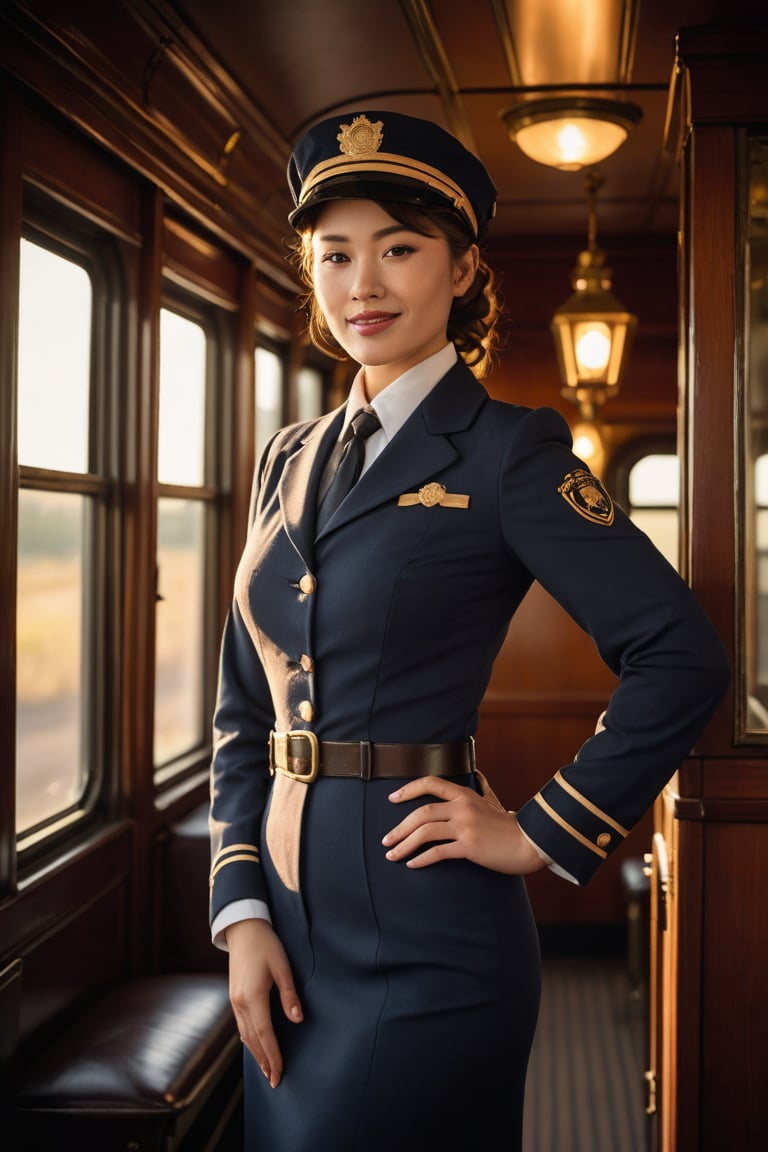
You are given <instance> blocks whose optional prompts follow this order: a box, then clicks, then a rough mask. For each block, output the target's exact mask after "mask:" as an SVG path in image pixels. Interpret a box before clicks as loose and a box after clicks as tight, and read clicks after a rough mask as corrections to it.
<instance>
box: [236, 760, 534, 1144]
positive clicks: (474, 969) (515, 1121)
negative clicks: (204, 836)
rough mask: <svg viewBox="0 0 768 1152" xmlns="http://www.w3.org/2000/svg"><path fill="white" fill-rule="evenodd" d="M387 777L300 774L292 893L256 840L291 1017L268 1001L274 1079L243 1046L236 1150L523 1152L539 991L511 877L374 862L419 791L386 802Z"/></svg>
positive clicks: (525, 912) (527, 926)
mask: <svg viewBox="0 0 768 1152" xmlns="http://www.w3.org/2000/svg"><path fill="white" fill-rule="evenodd" d="M397 783H398V782H396V781H392V780H375V781H361V780H347V779H329V778H324V777H323V778H319V779H318V780H316V781H315V782H314V783H313V784H311V785H309V786H307V787H308V792H307V796H306V801H305V806H304V813H303V823H302V834H301V853H300V872H299V875H300V883H299V890H298V891H292V890H290V889H289V888H287V887H286V886H285V885H284V884H283V883H282V882H281V880H280V878H279V876H278V875H277V872H276V871H275V869H274V867H273V866H272V864H271V861H270V858H269V854H268V851H267V845H266V840H265V838H264V837H263V838H262V839H263V843H262V853H263V855H262V859H263V862H264V867H265V871H266V875H267V878H268V884H269V898H270V909H271V913H272V918H273V924H274V927H275V930H276V931H277V933H278V935H279V936H280V939H281V940H282V942H283V945H284V947H285V948H286V951H287V953H288V956H289V959H290V961H291V965H292V967H293V974H294V978H295V980H296V985H297V989H298V993H299V996H300V998H301V1002H302V1006H303V1009H304V1021H303V1022H302V1023H301V1024H298V1025H297V1024H292V1023H290V1022H288V1021H286V1020H285V1018H284V1016H283V1013H282V1009H281V1007H280V1004H279V1001H278V1000H277V999H276V998H275V999H274V1001H273V1006H272V1014H273V1021H274V1025H275V1030H276V1032H277V1035H278V1040H279V1042H280V1045H281V1049H282V1052H283V1057H284V1061H285V1070H284V1073H283V1078H282V1080H281V1082H280V1084H279V1085H278V1087H277V1088H275V1089H272V1088H270V1086H269V1084H268V1083H267V1081H266V1079H265V1078H264V1076H263V1074H262V1072H261V1071H260V1069H259V1067H258V1065H257V1064H256V1062H255V1061H254V1059H253V1057H252V1056H251V1055H250V1053H248V1052H247V1050H246V1051H245V1056H244V1060H245V1127H246V1139H245V1148H246V1152H385V1150H386V1152H392V1150H393V1149H397V1152H430V1150H431V1149H433V1148H434V1149H438V1148H441V1147H443V1148H444V1147H448V1148H460V1147H464V1148H466V1149H468V1150H471V1152H492V1150H496V1149H499V1150H501V1149H503V1150H504V1152H519V1149H520V1146H521V1139H522V1109H523V1092H524V1086H525V1075H526V1068H527V1063H528V1056H529V1052H530V1047H531V1042H532V1040H533V1033H534V1029H535V1025H536V1017H537V1013H538V1006H539V992H540V957H539V945H538V935H537V932H536V927H535V924H534V922H533V917H532V914H531V910H530V905H529V902H528V895H527V891H526V888H525V883H524V881H523V880H522V878H521V877H517V876H505V875H502V874H501V873H497V872H492V871H489V870H488V869H485V868H481V867H479V866H477V865H475V864H472V863H470V862H469V861H465V860H447V861H442V862H440V863H438V864H434V865H431V866H430V867H427V868H424V869H420V870H413V869H409V868H407V867H406V866H405V863H403V862H398V863H392V862H390V861H388V860H387V859H386V858H385V849H384V847H383V846H382V843H381V840H382V837H383V836H384V834H385V833H386V832H387V831H389V829H391V828H392V827H393V826H394V825H395V824H396V823H398V822H399V820H400V819H402V818H403V816H404V815H405V812H406V810H407V809H408V808H410V807H414V808H415V807H418V806H419V805H420V804H423V803H425V800H424V799H423V798H420V799H419V800H417V801H415V802H414V803H413V804H412V805H410V804H409V805H406V804H398V805H393V804H392V803H390V802H389V801H388V800H387V796H388V795H389V793H390V792H392V791H393V790H394V788H395V787H396V786H397ZM457 783H463V784H469V785H470V786H471V785H472V783H473V777H463V778H461V779H460V780H457ZM301 787H305V786H304V785H301ZM267 819H269V811H268V813H267Z"/></svg>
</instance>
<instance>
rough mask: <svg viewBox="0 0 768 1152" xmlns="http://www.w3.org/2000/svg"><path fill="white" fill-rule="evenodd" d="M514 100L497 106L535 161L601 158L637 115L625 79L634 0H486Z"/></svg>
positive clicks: (570, 163)
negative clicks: (567, 0) (626, 95)
mask: <svg viewBox="0 0 768 1152" xmlns="http://www.w3.org/2000/svg"><path fill="white" fill-rule="evenodd" d="M490 4H491V8H492V10H493V14H494V18H495V21H496V26H497V28H498V32H499V39H500V41H501V45H502V48H503V50H504V55H505V58H506V63H507V71H508V72H509V78H510V81H511V84H512V91H513V93H514V94H515V102H514V103H513V104H512V106H511V107H509V108H503V109H502V110H501V111H500V112H499V116H500V118H501V119H502V120H503V122H504V124H505V126H506V129H507V132H508V133H509V136H510V139H511V140H512V141H514V143H515V144H517V145H518V147H519V148H520V150H521V151H522V152H524V153H525V154H526V155H527V156H529V157H530V158H531V159H532V160H536V161H537V162H538V163H539V164H548V165H551V166H552V167H554V168H560V169H563V170H564V171H566V172H577V171H578V170H579V169H581V168H590V167H592V166H593V165H595V164H600V163H602V161H603V160H605V158H606V157H607V156H610V155H611V154H612V153H613V152H615V151H616V149H617V148H619V147H621V145H622V144H623V143H624V141H625V140H626V139H627V136H628V135H629V132H630V131H631V129H632V128H633V127H634V126H635V125H636V124H637V123H638V122H639V121H640V119H641V116H642V112H641V109H640V108H639V107H638V106H637V105H636V104H630V103H629V102H628V101H625V100H624V99H623V98H622V95H621V94H622V92H624V91H625V90H626V88H627V87H628V86H629V85H630V83H631V78H632V67H633V63H634V56H635V43H636V40H637V26H638V21H639V14H640V0H588V2H584V3H578V2H577V0H571V2H570V3H563V0H490Z"/></svg>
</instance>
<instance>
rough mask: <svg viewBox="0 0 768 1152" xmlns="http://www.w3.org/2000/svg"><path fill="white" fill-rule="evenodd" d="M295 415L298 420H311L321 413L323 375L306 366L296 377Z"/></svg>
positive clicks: (308, 365)
mask: <svg viewBox="0 0 768 1152" xmlns="http://www.w3.org/2000/svg"><path fill="white" fill-rule="evenodd" d="M296 384H297V395H296V415H297V418H298V419H299V420H313V419H314V418H315V417H316V416H321V415H322V412H323V374H322V372H321V371H320V369H319V368H315V367H313V366H312V365H310V364H306V365H305V366H304V367H303V368H301V369H300V370H299V373H298V377H297V381H296Z"/></svg>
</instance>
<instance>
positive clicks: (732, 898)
mask: <svg viewBox="0 0 768 1152" xmlns="http://www.w3.org/2000/svg"><path fill="white" fill-rule="evenodd" d="M767 808H768V803H766V802H765V801H763V802H762V804H761V805H759V806H753V810H752V813H751V815H752V819H751V820H750V819H744V820H743V821H739V822H732V821H730V820H726V821H723V822H722V823H721V822H719V821H710V822H709V823H708V826H707V833H706V855H705V859H704V872H703V879H704V890H705V891H706V894H707V903H708V904H709V905H710V906H711V907H712V908H713V909H717V914H716V915H710V916H708V917H707V918H706V920H705V923H704V925H703V938H702V986H703V987H702V996H701V1033H702V1040H703V1043H702V1047H701V1050H702V1060H703V1068H702V1072H703V1078H702V1082H703V1089H704V1090H703V1091H702V1094H701V1132H702V1141H701V1147H702V1149H703V1152H720V1150H721V1149H723V1148H730V1147H732V1148H744V1149H747V1148H755V1149H757V1148H759V1147H761V1146H762V1143H763V1142H764V1140H765V1121H766V1118H767V1117H768V1105H767V1104H766V1095H765V1094H766V1084H767V1083H768V981H766V957H768V887H766V876H768V811H766V809H767ZM747 815H748V814H747ZM723 1053H728V1054H731V1053H735V1054H737V1055H736V1058H727V1059H723ZM729 1105H730V1106H729Z"/></svg>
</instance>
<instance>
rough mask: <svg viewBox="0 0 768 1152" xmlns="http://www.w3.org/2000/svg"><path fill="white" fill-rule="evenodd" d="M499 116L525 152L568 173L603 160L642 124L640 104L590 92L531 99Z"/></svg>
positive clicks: (540, 162) (539, 161)
mask: <svg viewBox="0 0 768 1152" xmlns="http://www.w3.org/2000/svg"><path fill="white" fill-rule="evenodd" d="M499 116H500V117H501V119H502V120H503V121H504V123H505V125H506V128H507V132H508V133H509V137H510V139H511V140H513V141H514V142H515V143H516V144H517V146H518V148H519V149H520V150H521V152H524V153H525V154H526V156H529V157H530V158H531V160H536V161H537V162H538V163H539V164H547V165H549V166H550V167H551V168H560V169H561V170H562V171H564V172H578V171H579V169H580V168H587V167H590V166H592V165H593V164H599V163H600V161H601V160H604V159H605V158H606V157H607V156H610V155H611V153H612V152H615V151H616V149H617V148H620V147H621V145H622V144H623V143H624V141H625V140H626V139H627V136H628V135H629V132H630V129H631V128H633V127H634V126H635V125H636V124H638V123H639V122H640V119H641V117H642V111H641V109H640V108H638V107H637V105H636V104H627V103H624V102H623V101H619V100H604V99H598V98H594V97H587V96H561V97H554V98H552V99H542V100H526V101H524V102H523V103H522V104H516V105H514V106H513V107H512V108H505V109H503V110H502V111H501V112H500V113H499Z"/></svg>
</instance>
